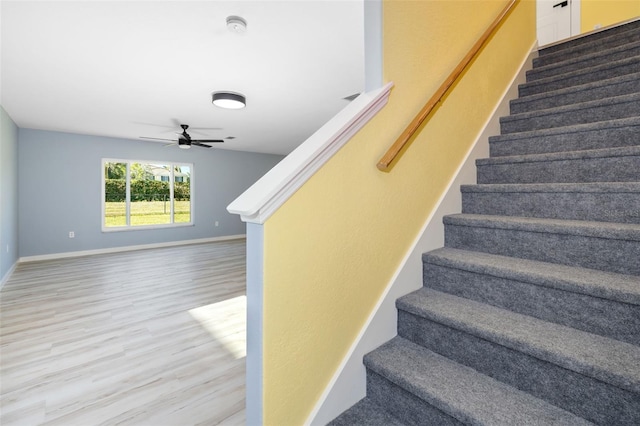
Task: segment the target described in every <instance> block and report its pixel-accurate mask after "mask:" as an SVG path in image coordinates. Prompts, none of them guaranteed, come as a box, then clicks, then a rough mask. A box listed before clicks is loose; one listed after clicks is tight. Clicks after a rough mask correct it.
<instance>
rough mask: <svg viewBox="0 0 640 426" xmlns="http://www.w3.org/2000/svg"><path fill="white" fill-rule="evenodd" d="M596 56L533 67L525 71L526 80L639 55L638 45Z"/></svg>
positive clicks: (538, 78)
mask: <svg viewBox="0 0 640 426" xmlns="http://www.w3.org/2000/svg"><path fill="white" fill-rule="evenodd" d="M607 52H608V53H603V54H601V55H598V56H592V57H589V58H586V57H585V58H583V59H582V60H579V59H574V60H573V61H571V62H570V63H567V62H564V63H562V62H561V63H557V64H552V65H548V66H545V67H544V68H542V67H539V68H534V69H532V70H530V71H527V81H528V82H531V81H536V80H540V79H542V78H547V77H553V76H556V75H561V74H564V73H569V72H573V71H577V70H581V69H584V68H588V67H595V66H598V65H602V64H606V63H609V62H613V61H619V60H621V59H626V58H630V57H632V56H637V55H640V46H635V45H630V46H629V47H628V48H627V49H624V50H617V51H607Z"/></svg>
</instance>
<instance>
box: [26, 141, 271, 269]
mask: <svg viewBox="0 0 640 426" xmlns="http://www.w3.org/2000/svg"><path fill="white" fill-rule="evenodd" d="M18 134H19V136H18V139H19V144H18V146H19V168H18V176H19V182H18V189H19V194H20V198H19V214H20V224H19V243H20V257H25V256H36V255H46V254H55V253H64V252H74V251H83V250H94V249H104V248H112V247H122V246H131V245H140V244H154V243H163V242H173V241H183V240H192V239H200V238H211V237H219V236H226V235H237V234H245V233H246V228H245V224H244V223H243V222H242V221H241V220H240V218H239V216H237V215H231V214H229V213H228V212H227V211H226V207H227V205H228V204H229V203H230V202H231V201H233V200H234V199H235V198H236V197H237V196H238V195H240V194H241V193H242V192H243V191H244V190H245V189H247V188H248V187H249V186H251V185H252V184H253V183H254V182H255V181H256V180H257V179H258V178H260V177H261V176H262V175H263V174H265V173H266V172H267V171H268V170H269V169H271V168H272V167H273V166H274V165H275V164H276V163H278V162H279V161H280V160H281V159H282V158H283V157H282V156H278V155H269V154H256V153H246V152H238V151H228V150H221V149H216V148H212V149H205V148H197V147H193V148H191V149H190V150H182V149H179V148H177V147H165V146H164V145H163V144H160V143H155V142H147V141H138V140H124V139H115V138H107V137H99V136H86V135H77V134H70V133H59V132H50V131H42V130H32V129H19V133H18ZM102 158H116V159H132V160H151V161H176V162H185V163H193V165H194V172H193V183H194V187H193V200H194V211H193V220H194V226H189V227H179V228H164V229H154V230H149V229H148V230H142V229H140V230H133V231H123V232H102V230H101V223H102V222H101V220H102V218H101V176H102V170H101V160H102ZM215 221H218V222H219V226H218V227H215V226H214V223H215ZM69 231H74V232H75V238H73V239H70V238H69Z"/></svg>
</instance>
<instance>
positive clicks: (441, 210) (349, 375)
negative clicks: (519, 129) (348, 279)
mask: <svg viewBox="0 0 640 426" xmlns="http://www.w3.org/2000/svg"><path fill="white" fill-rule="evenodd" d="M536 55H537V51H535V45H534V49H533V50H532V53H530V54H529V56H528V57H526V58H525V60H524V61H523V62H522V63H521V64H520V70H519V72H518V73H517V74H516V75H515V76H514V77H513V80H512V81H511V84H510V85H509V87H508V88H507V89H506V90H505V92H504V93H503V94H502V100H501V101H500V102H499V103H498V104H497V105H496V107H495V109H494V110H493V112H492V114H491V116H490V117H489V118H488V119H487V122H486V123H485V125H484V126H483V129H482V130H481V131H480V133H479V134H478V136H477V138H476V140H475V142H474V144H473V145H472V147H471V148H470V149H469V151H468V152H467V154H466V157H465V159H464V161H462V163H461V164H460V166H459V167H458V170H457V171H456V173H455V174H454V177H452V179H451V180H450V181H449V184H448V186H447V188H446V190H445V191H444V192H443V194H442V195H441V197H440V199H439V200H438V202H437V204H436V208H435V209H434V210H433V211H432V213H431V215H430V216H429V217H428V218H427V220H426V221H425V223H424V225H423V226H422V229H421V230H420V232H419V233H418V236H417V237H416V238H415V240H414V241H413V243H412V244H411V246H410V248H409V250H408V251H407V253H406V255H405V256H404V258H403V260H402V262H401V263H400V265H399V267H398V269H397V270H396V272H395V273H394V275H393V277H392V278H391V280H390V281H389V283H388V284H387V287H386V288H385V290H384V292H383V293H382V295H381V296H380V299H379V300H378V303H377V304H376V306H375V307H374V309H373V311H372V312H371V314H370V315H369V317H368V318H367V321H366V322H365V324H364V326H363V327H362V329H361V330H360V333H359V334H358V336H357V337H356V339H355V340H354V342H353V344H352V345H351V347H350V348H349V351H348V352H347V354H346V355H345V357H344V359H343V360H342V362H341V363H340V366H339V367H338V369H337V370H336V372H335V374H334V375H333V377H332V378H331V380H330V381H329V383H328V385H327V387H326V388H325V390H324V392H323V393H322V396H321V397H320V398H319V400H318V402H317V403H316V405H315V407H314V409H313V410H312V411H311V414H310V415H309V417H308V418H307V421H306V422H305V425H309V424H310V425H325V424H327V423H328V422H330V421H331V420H333V419H334V418H335V417H337V416H338V415H339V414H340V413H342V412H343V411H344V410H346V409H347V408H349V407H350V406H352V405H353V404H355V403H356V402H357V401H359V400H360V399H362V398H364V396H365V394H366V386H365V383H366V382H365V368H364V365H363V363H362V358H363V356H364V355H365V354H366V353H368V352H370V351H372V350H373V349H375V348H377V347H378V346H380V345H381V344H383V343H384V342H386V341H388V340H390V339H391V338H393V337H394V336H395V335H396V334H397V310H396V308H395V302H396V299H398V298H399V297H401V296H403V295H405V294H407V293H410V292H411V291H414V290H417V289H419V288H420V287H421V286H422V253H424V252H427V251H430V250H434V249H436V248H439V247H442V246H443V245H444V225H443V223H442V217H443V216H445V215H448V214H452V213H459V212H460V211H461V210H462V206H461V204H462V202H461V195H460V185H462V184H474V183H476V167H475V160H476V159H478V158H483V157H487V156H488V154H489V143H488V138H489V136H492V135H497V134H499V133H500V117H501V116H505V115H508V114H509V100H511V99H515V98H517V96H518V84H520V83H523V82H524V81H525V78H526V75H525V73H526V70H527V69H530V68H531V66H532V61H533V57H535V56H536Z"/></svg>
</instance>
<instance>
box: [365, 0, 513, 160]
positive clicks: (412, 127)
mask: <svg viewBox="0 0 640 426" xmlns="http://www.w3.org/2000/svg"><path fill="white" fill-rule="evenodd" d="M519 1H520V0H511V1H510V2H509V4H507V5H506V6H505V8H504V9H503V10H502V12H500V14H499V15H498V16H497V17H496V19H495V20H494V21H493V22H492V23H491V25H490V26H489V28H487V30H486V31H485V32H484V34H482V36H481V37H480V39H479V40H478V41H477V42H476V44H474V45H473V47H472V48H471V50H469V53H467V55H466V56H465V57H464V58H463V59H462V61H461V62H460V63H459V64H458V66H457V67H456V68H455V69H454V70H453V72H452V73H451V74H450V75H449V77H447V79H446V80H445V81H444V83H442V85H441V86H440V88H438V90H437V91H436V93H434V95H433V96H432V97H431V99H429V101H427V103H426V104H425V106H424V107H423V108H422V109H421V110H420V112H419V113H418V115H416V117H415V118H414V119H413V121H412V122H411V123H410V124H409V125H408V126H407V128H406V129H405V130H404V132H402V134H401V135H400V136H399V137H398V139H396V141H395V142H394V144H393V145H391V148H389V150H388V151H387V153H386V154H385V155H384V156H383V157H382V158H381V159H380V161H378V164H377V165H376V167H378V169H379V170H381V171H387V170H388V169H389V167H390V166H391V163H392V162H393V161H394V160H395V159H396V157H397V156H398V154H399V153H400V151H401V150H402V148H404V146H405V145H406V144H407V142H409V139H411V137H412V136H413V135H414V134H415V133H416V131H417V130H418V128H420V126H421V125H422V123H423V122H424V121H425V120H426V119H427V117H428V116H429V114H430V113H431V111H433V109H434V108H435V107H436V105H437V104H438V103H439V102H440V101H441V100H442V97H443V96H444V95H445V94H446V93H447V90H449V88H450V87H451V86H452V85H453V83H455V81H456V80H457V79H458V77H460V74H462V73H463V72H464V70H465V69H466V68H467V66H468V65H469V63H470V62H471V61H472V60H473V59H474V58H475V57H476V55H477V54H478V52H479V51H480V49H482V46H484V44H485V43H486V42H487V40H488V39H489V37H491V35H492V34H493V32H494V31H495V30H496V28H497V27H498V26H499V25H500V23H501V22H502V20H503V19H504V17H505V16H506V15H507V14H508V13H509V12H510V11H511V9H512V8H513V6H514V5H515V4H516V3H517V2H519Z"/></svg>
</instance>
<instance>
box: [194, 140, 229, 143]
mask: <svg viewBox="0 0 640 426" xmlns="http://www.w3.org/2000/svg"><path fill="white" fill-rule="evenodd" d="M191 142H205V143H220V142H224V141H223V140H222V139H191Z"/></svg>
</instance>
